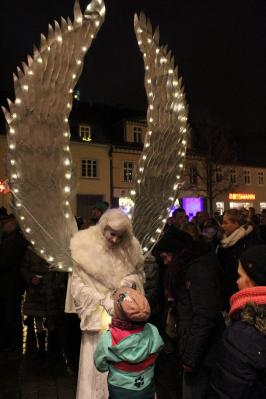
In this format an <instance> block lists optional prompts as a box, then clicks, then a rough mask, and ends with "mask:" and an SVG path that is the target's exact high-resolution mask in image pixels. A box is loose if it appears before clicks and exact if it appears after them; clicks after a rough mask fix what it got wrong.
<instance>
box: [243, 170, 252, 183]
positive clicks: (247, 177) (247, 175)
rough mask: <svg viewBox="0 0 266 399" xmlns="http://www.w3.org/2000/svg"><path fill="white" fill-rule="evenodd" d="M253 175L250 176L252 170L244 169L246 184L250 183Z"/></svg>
mask: <svg viewBox="0 0 266 399" xmlns="http://www.w3.org/2000/svg"><path fill="white" fill-rule="evenodd" d="M250 183H251V177H250V170H244V184H250Z"/></svg>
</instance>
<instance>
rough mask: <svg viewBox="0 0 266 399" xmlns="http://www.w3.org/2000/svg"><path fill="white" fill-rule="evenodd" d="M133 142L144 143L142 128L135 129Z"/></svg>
mask: <svg viewBox="0 0 266 399" xmlns="http://www.w3.org/2000/svg"><path fill="white" fill-rule="evenodd" d="M133 142H134V143H142V127H138V126H134V127H133Z"/></svg>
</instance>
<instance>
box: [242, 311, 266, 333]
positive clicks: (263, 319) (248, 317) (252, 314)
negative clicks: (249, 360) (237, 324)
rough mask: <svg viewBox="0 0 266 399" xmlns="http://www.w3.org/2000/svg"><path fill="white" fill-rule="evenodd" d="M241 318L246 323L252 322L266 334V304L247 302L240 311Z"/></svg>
mask: <svg viewBox="0 0 266 399" xmlns="http://www.w3.org/2000/svg"><path fill="white" fill-rule="evenodd" d="M240 319H241V320H242V321H243V322H244V323H248V324H251V325H252V326H254V327H255V328H256V329H257V330H258V331H259V332H260V333H261V334H263V335H264V336H266V305H257V304H255V303H247V304H246V306H245V307H244V309H243V310H242V311H241V313H240Z"/></svg>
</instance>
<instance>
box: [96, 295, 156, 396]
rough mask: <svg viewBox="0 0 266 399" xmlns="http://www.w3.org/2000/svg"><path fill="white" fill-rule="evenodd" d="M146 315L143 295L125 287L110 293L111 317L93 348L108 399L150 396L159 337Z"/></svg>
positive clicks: (151, 394)
mask: <svg viewBox="0 0 266 399" xmlns="http://www.w3.org/2000/svg"><path fill="white" fill-rule="evenodd" d="M149 316H150V306H149V303H148V301H147V299H146V298H145V297H144V296H143V295H142V294H140V293H139V292H137V291H136V290H134V289H132V288H128V287H123V288H120V289H118V290H117V291H116V292H115V294H114V317H113V318H112V322H111V324H110V326H109V330H108V331H106V332H105V333H104V334H103V335H102V336H101V338H100V340H99V342H98V345H97V347H96V350H95V352H94V364H95V367H96V368H97V370H99V371H100V372H106V371H108V372H109V373H108V389H109V394H110V399H153V398H154V395H155V384H154V365H155V360H156V356H157V354H158V352H159V351H160V350H161V349H162V347H163V341H162V339H161V337H160V335H159V333H158V330H157V328H156V327H155V326H153V325H152V324H149V323H145V321H146V320H147V319H148V318H149Z"/></svg>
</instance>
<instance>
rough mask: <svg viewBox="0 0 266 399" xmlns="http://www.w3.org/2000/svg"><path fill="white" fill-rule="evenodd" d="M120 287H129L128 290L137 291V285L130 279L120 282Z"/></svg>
mask: <svg viewBox="0 0 266 399" xmlns="http://www.w3.org/2000/svg"><path fill="white" fill-rule="evenodd" d="M120 287H128V288H133V289H134V290H135V289H136V283H135V282H134V281H133V280H131V279H130V278H127V277H125V278H123V280H121V282H120Z"/></svg>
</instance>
